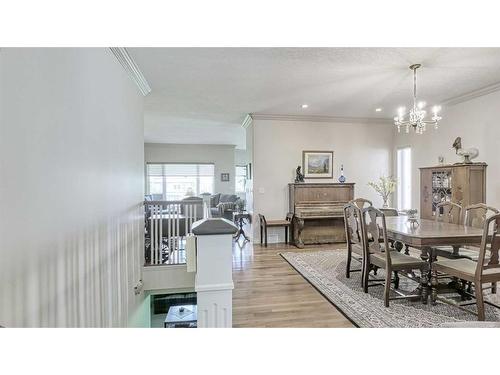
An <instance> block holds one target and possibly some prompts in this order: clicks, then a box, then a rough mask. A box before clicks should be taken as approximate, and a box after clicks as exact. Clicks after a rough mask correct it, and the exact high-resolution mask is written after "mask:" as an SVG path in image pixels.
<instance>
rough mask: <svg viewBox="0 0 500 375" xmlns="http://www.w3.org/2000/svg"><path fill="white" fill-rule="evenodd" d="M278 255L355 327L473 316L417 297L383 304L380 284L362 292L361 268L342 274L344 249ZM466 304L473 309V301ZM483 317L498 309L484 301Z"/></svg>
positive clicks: (496, 317)
mask: <svg viewBox="0 0 500 375" xmlns="http://www.w3.org/2000/svg"><path fill="white" fill-rule="evenodd" d="M281 256H282V257H283V258H284V259H285V260H286V261H288V263H290V264H291V265H292V266H293V267H294V268H295V270H297V272H299V273H300V274H301V275H302V276H303V277H304V278H305V279H306V280H308V281H309V282H310V283H311V284H312V285H313V286H314V287H315V288H316V289H318V290H319V291H320V292H321V293H322V294H323V295H324V296H325V297H326V298H328V299H329V300H330V302H331V303H332V304H333V305H335V307H337V308H338V309H339V310H340V311H341V312H342V313H343V314H344V315H345V316H346V317H347V318H348V319H349V320H351V322H353V323H354V324H355V325H357V326H358V327H399V328H412V327H415V328H418V327H439V326H442V325H443V324H446V323H458V322H467V321H476V320H477V318H476V316H475V315H473V314H470V313H468V312H466V311H462V310H460V309H458V308H457V307H454V306H451V305H448V304H446V303H442V302H439V301H438V303H437V305H435V306H432V305H431V304H430V302H429V304H428V305H424V304H422V303H421V302H420V301H410V300H391V301H390V307H388V308H386V307H385V306H384V301H383V291H384V287H383V286H374V287H370V288H369V289H368V291H369V292H368V293H364V292H363V290H362V288H361V280H360V278H361V272H354V273H351V277H350V278H349V279H348V278H346V277H345V265H346V262H345V260H346V252H345V250H327V251H309V252H300V253H293V252H286V253H282V254H281ZM359 265H360V264H359V263H358V262H357V261H355V260H353V262H352V264H351V267H352V268H355V269H356V268H359ZM383 277H384V271H383V270H379V271H378V275H377V278H383ZM417 286H418V285H417V283H416V282H415V281H413V280H410V279H408V278H406V277H401V278H400V288H399V289H400V290H401V291H402V292H403V293H405V294H411V291H413V290H414V289H415V288H416V287H417ZM485 293H486V295H485V299H488V300H490V301H492V302H494V303H496V304H500V295H498V294H495V295H492V294H491V292H489V291H485ZM395 295H396V294H392V296H395ZM467 308H468V309H470V310H471V311H475V305H472V306H469V307H467ZM486 320H488V321H496V322H498V321H500V309H496V308H494V307H491V306H489V305H486Z"/></svg>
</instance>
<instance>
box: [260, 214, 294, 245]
mask: <svg viewBox="0 0 500 375" xmlns="http://www.w3.org/2000/svg"><path fill="white" fill-rule="evenodd" d="M292 219H293V214H292V213H291V212H289V213H287V214H286V219H284V220H266V217H265V216H264V215H261V214H259V225H260V244H261V245H262V243H264V246H265V247H267V228H279V227H283V228H285V243H286V244H287V243H288V236H289V233H290V227H291V225H292Z"/></svg>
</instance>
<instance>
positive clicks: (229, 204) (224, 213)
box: [210, 193, 239, 221]
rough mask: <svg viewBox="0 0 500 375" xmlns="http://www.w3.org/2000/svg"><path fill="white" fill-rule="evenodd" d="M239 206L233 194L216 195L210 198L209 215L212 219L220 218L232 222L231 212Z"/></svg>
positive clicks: (236, 197)
mask: <svg viewBox="0 0 500 375" xmlns="http://www.w3.org/2000/svg"><path fill="white" fill-rule="evenodd" d="M238 204H239V198H238V196H237V195H235V194H221V193H217V194H214V195H212V196H210V214H211V215H212V217H222V218H224V219H228V220H231V221H232V220H233V211H234V210H236V207H237V205H238Z"/></svg>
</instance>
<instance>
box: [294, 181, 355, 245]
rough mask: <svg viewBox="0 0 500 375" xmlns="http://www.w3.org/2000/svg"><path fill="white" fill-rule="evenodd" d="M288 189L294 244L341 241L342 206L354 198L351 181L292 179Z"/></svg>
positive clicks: (342, 238)
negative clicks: (323, 181) (320, 181)
mask: <svg viewBox="0 0 500 375" xmlns="http://www.w3.org/2000/svg"><path fill="white" fill-rule="evenodd" d="M288 191H289V212H292V213H293V240H294V242H295V245H296V246H297V247H300V248H302V247H304V245H309V244H324V243H335V242H345V229H344V212H343V207H344V205H345V204H346V203H347V202H349V201H350V200H352V199H354V183H344V184H338V183H292V184H288Z"/></svg>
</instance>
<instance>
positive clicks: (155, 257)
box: [144, 200, 207, 266]
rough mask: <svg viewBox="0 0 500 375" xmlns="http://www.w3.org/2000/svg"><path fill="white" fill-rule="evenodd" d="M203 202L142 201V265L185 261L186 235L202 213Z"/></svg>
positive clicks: (201, 216) (203, 212)
mask: <svg viewBox="0 0 500 375" xmlns="http://www.w3.org/2000/svg"><path fill="white" fill-rule="evenodd" d="M206 211H207V210H206V209H204V206H203V201H201V200H200V201H198V200H192V201H190V200H182V201H144V213H145V248H144V254H145V259H144V264H145V265H148V266H152V265H168V264H184V263H186V252H185V242H186V236H187V235H188V234H189V233H191V227H192V225H193V223H194V222H196V221H198V220H200V219H202V218H203V217H204V216H205V215H206V214H205V213H206Z"/></svg>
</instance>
